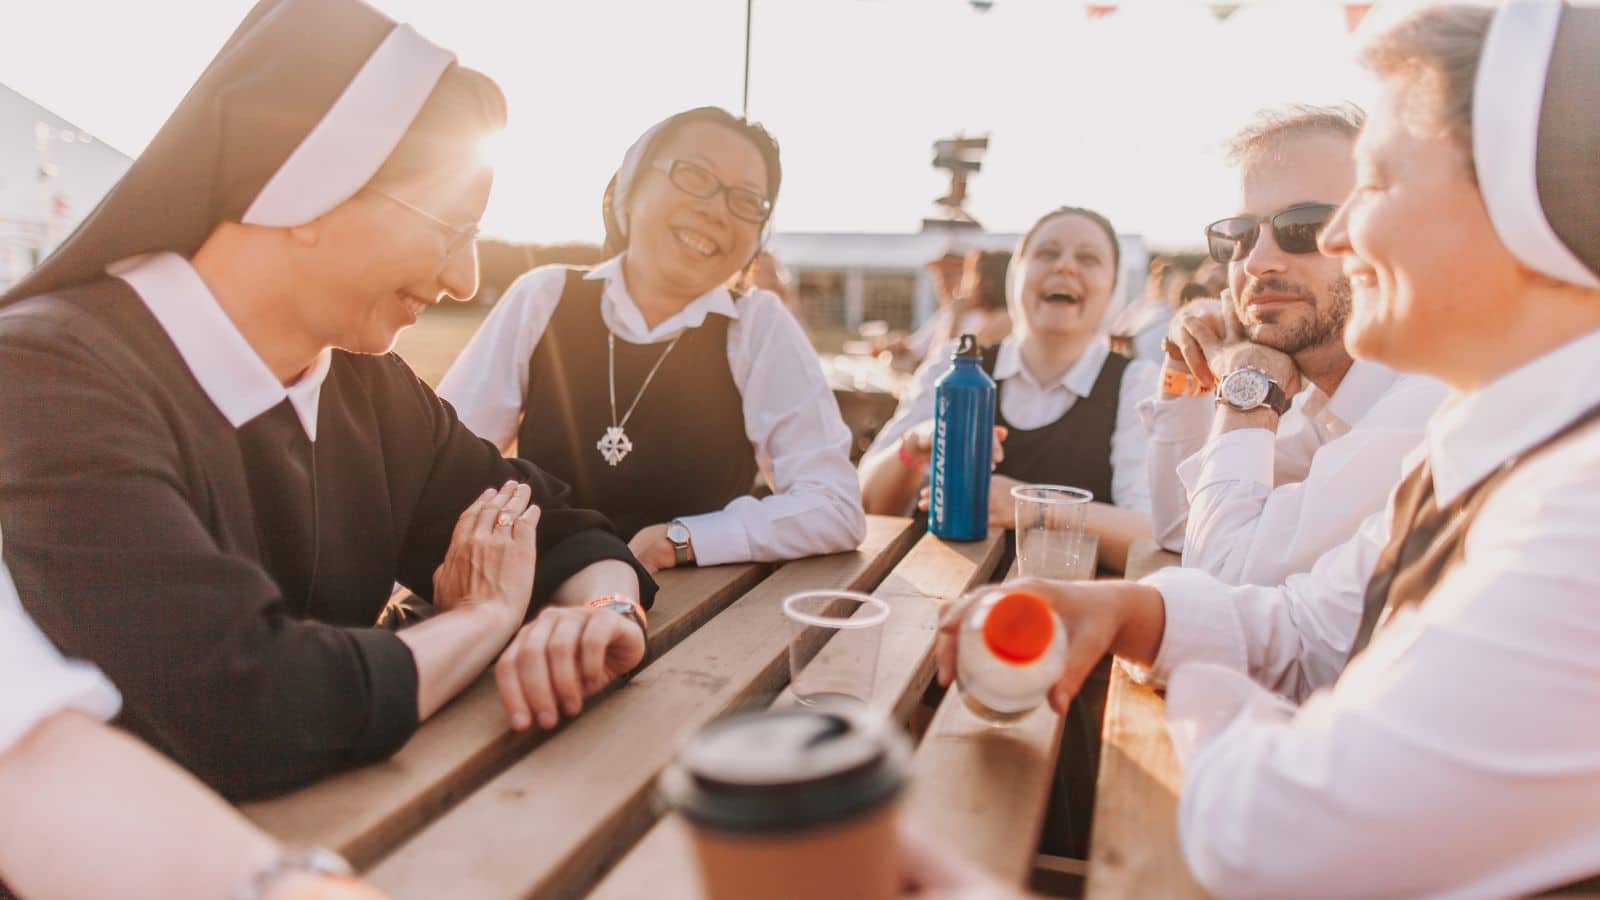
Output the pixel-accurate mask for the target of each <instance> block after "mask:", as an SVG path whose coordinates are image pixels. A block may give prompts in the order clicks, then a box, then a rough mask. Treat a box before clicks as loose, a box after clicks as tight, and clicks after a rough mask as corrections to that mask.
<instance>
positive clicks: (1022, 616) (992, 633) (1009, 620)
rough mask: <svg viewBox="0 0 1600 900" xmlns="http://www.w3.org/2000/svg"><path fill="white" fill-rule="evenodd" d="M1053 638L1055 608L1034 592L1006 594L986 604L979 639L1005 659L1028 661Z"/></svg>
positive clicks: (1038, 654) (1016, 661)
mask: <svg viewBox="0 0 1600 900" xmlns="http://www.w3.org/2000/svg"><path fill="white" fill-rule="evenodd" d="M1054 638H1055V612H1054V611H1053V610H1051V609H1050V604H1049V603H1048V602H1047V601H1046V600H1045V599H1044V598H1043V597H1040V596H1039V595H1038V594H1027V593H1021V592H1018V593H1013V594H1006V595H1005V596H1004V597H1001V598H1000V599H999V600H997V601H995V604H994V605H993V606H991V607H989V615H988V617H987V618H985V619H984V620H983V643H984V645H985V646H987V647H988V648H989V652H991V653H993V654H994V655H995V656H998V657H1000V658H1001V659H1003V660H1005V661H1007V662H1013V663H1031V662H1033V661H1034V660H1036V659H1038V658H1039V657H1041V656H1043V655H1044V652H1045V651H1046V650H1048V649H1050V642H1051V641H1052V640H1054Z"/></svg>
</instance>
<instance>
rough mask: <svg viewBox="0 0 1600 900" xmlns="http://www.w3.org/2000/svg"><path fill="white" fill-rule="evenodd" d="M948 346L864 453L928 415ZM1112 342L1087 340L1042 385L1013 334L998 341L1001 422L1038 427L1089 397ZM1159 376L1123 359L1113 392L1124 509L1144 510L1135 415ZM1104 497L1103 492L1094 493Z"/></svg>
mask: <svg viewBox="0 0 1600 900" xmlns="http://www.w3.org/2000/svg"><path fill="white" fill-rule="evenodd" d="M954 346H955V345H954V343H951V344H949V345H947V346H946V347H945V348H944V349H943V351H942V352H941V353H939V355H938V356H937V357H936V358H934V359H932V360H930V361H929V362H927V363H925V364H924V365H923V366H922V368H920V369H918V370H917V374H916V376H915V378H914V379H913V380H912V384H911V386H910V387H908V388H907V389H906V393H905V396H903V397H901V398H900V406H899V408H898V409H896V410H895V414H894V418H892V419H890V420H889V422H888V423H887V424H885V425H884V426H883V430H882V431H880V432H878V436H877V437H876V438H875V439H874V440H873V442H872V447H871V449H870V450H869V451H868V452H869V453H872V452H877V451H879V450H882V449H883V448H885V447H891V446H893V445H894V442H895V441H898V440H900V436H901V435H902V434H905V433H906V432H907V431H908V430H910V429H911V428H914V427H916V426H917V425H920V424H922V423H923V422H927V421H930V420H932V419H933V409H934V406H933V403H934V388H935V385H936V382H938V380H939V378H940V377H941V376H942V375H944V373H946V372H948V371H950V367H951V366H952V365H954V363H952V362H951V361H950V350H951V348H953V347H954ZM1110 354H1111V346H1110V344H1109V343H1107V342H1106V341H1105V340H1104V339H1097V340H1096V341H1094V342H1093V343H1091V344H1090V345H1089V347H1088V349H1086V350H1084V352H1083V355H1082V356H1080V357H1078V361H1077V362H1076V363H1073V364H1072V368H1070V369H1068V370H1067V372H1066V374H1065V375H1062V376H1061V377H1060V378H1059V379H1057V380H1055V381H1053V382H1050V383H1049V384H1041V383H1039V381H1038V380H1037V379H1035V378H1034V377H1033V373H1031V372H1029V371H1028V368H1027V367H1026V366H1024V365H1023V364H1022V353H1021V351H1020V350H1018V348H1017V338H1016V337H1015V336H1012V337H1008V338H1006V339H1005V340H1003V341H1001V342H1000V352H999V355H998V356H997V357H996V358H995V364H994V379H995V381H997V382H999V383H1000V397H999V403H1000V412H1001V413H1002V414H1003V415H1004V416H1005V418H1006V421H1008V422H1010V423H1011V424H1012V425H1015V426H1016V427H1018V428H1022V429H1027V430H1029V431H1031V430H1033V429H1035V428H1043V427H1044V426H1046V425H1049V424H1050V423H1051V422H1054V421H1056V420H1057V419H1060V418H1061V417H1062V416H1064V415H1066V414H1067V411H1068V410H1070V409H1072V406H1073V404H1075V403H1077V402H1078V400H1079V398H1081V397H1087V396H1089V392H1090V391H1092V390H1094V383H1095V380H1096V379H1098V378H1099V377H1100V370H1101V369H1102V368H1103V367H1104V366H1105V363H1106V357H1108V356H1109V355H1110ZM1159 375H1160V370H1158V369H1157V368H1156V367H1155V365H1154V364H1152V363H1150V362H1147V361H1144V360H1134V361H1133V362H1130V363H1128V368H1127V370H1126V371H1125V372H1124V373H1123V375H1122V389H1121V390H1120V391H1119V392H1118V393H1117V424H1116V427H1115V429H1114V430H1113V431H1112V433H1111V498H1110V500H1111V503H1112V504H1114V505H1116V506H1120V507H1122V508H1123V509H1133V510H1140V511H1149V509H1150V488H1149V484H1148V475H1147V472H1146V465H1145V449H1146V446H1147V441H1146V439H1145V427H1144V423H1143V422H1141V421H1140V420H1139V410H1138V406H1139V401H1140V400H1142V399H1144V398H1145V397H1148V396H1150V394H1151V393H1152V392H1153V391H1154V390H1155V389H1156V381H1157V379H1158V377H1159ZM1095 499H1096V500H1101V501H1104V500H1105V499H1106V498H1104V497H1096V498H1095Z"/></svg>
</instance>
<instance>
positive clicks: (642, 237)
mask: <svg viewBox="0 0 1600 900" xmlns="http://www.w3.org/2000/svg"><path fill="white" fill-rule="evenodd" d="M782 174H783V173H782V169H781V167H780V165H779V161H778V145H777V143H776V142H775V141H774V140H773V139H772V138H771V136H769V135H768V134H767V132H766V131H765V130H764V129H763V128H761V126H759V125H755V124H751V123H748V122H746V121H744V120H742V119H738V118H735V117H734V116H732V115H730V114H729V113H727V112H725V111H723V110H721V109H717V108H714V107H700V108H698V109H692V110H689V111H687V112H683V113H679V114H677V115H674V116H672V117H670V118H668V119H666V120H665V121H663V122H661V123H659V124H657V125H656V126H654V127H653V128H651V129H650V130H649V131H646V132H645V133H644V135H643V136H642V137H640V138H639V140H638V141H637V142H635V143H634V145H633V146H632V147H631V148H629V150H628V152H627V154H626V155H625V156H624V157H623V160H622V166H621V168H620V169H618V171H617V173H616V175H615V177H613V179H612V181H611V184H610V185H609V186H608V187H607V189H606V193H605V197H604V214H605V223H606V245H607V249H608V250H609V251H611V252H612V253H613V254H615V255H613V256H612V258H611V259H610V260H609V261H607V262H604V263H602V264H601V265H599V266H597V267H595V268H594V269H592V270H588V271H585V270H582V269H573V268H567V267H564V266H546V267H543V268H539V269H535V270H533V271H532V272H529V273H528V274H527V275H524V276H523V277H522V278H520V279H519V280H518V281H517V282H516V283H515V284H513V285H512V286H511V288H510V289H509V290H508V291H507V292H506V294H505V296H504V297H503V298H501V300H500V303H499V305H497V306H496V307H495V310H494V312H493V313H492V314H491V315H490V316H489V319H488V321H487V322H485V323H484V326H483V329H482V330H481V331H479V332H478V334H477V336H476V337H474V338H473V340H472V343H471V344H469V345H468V346H467V349H466V350H465V351H463V353H462V355H461V358H460V359H458V360H457V361H456V363H455V366H454V367H453V368H452V369H451V370H450V372H449V374H447V375H446V376H445V378H444V381H443V382H442V383H441V384H440V386H439V393H440V395H441V396H443V397H444V398H445V399H447V400H449V401H450V402H451V403H453V404H455V407H456V410H457V412H458V413H459V415H460V416H461V421H462V422H464V423H466V425H467V426H468V427H470V428H471V429H472V430H474V431H476V432H477V433H478V434H480V435H482V436H483V437H485V438H487V439H489V440H490V441H493V442H494V443H495V444H497V445H499V446H500V447H501V448H503V449H507V450H509V449H510V448H511V447H512V446H513V445H514V446H515V448H516V452H517V453H518V454H519V455H521V456H522V457H524V458H526V459H529V460H531V461H533V462H535V463H537V464H538V465H539V466H540V467H541V468H543V469H545V470H547V471H549V472H551V473H552V474H555V475H556V476H557V477H559V478H561V479H563V480H564V481H566V482H567V483H569V484H571V485H573V487H574V491H575V493H574V497H573V500H574V502H576V503H578V504H580V505H584V506H588V507H591V508H593V509H598V510H600V511H601V512H603V513H605V514H606V515H607V516H609V517H610V518H611V519H612V521H613V522H615V523H616V524H617V527H618V529H619V530H620V531H621V533H622V534H623V535H624V536H627V537H631V538H632V540H631V541H630V542H629V546H630V547H631V548H632V549H633V551H634V553H635V554H636V555H637V556H638V557H639V559H640V561H642V562H643V563H644V564H645V565H646V567H648V568H650V569H651V570H652V571H658V570H660V569H665V568H671V567H673V566H677V565H686V564H690V563H693V564H697V565H703V566H704V565H717V564H721V563H736V562H750V561H775V560H785V559H794V558H797V557H802V556H813V555H817V554H822V553H835V552H839V551H843V550H853V549H855V547H856V546H857V545H859V544H860V543H861V539H862V537H863V536H864V534H865V530H866V519H865V516H863V514H862V512H861V502H860V498H859V496H858V488H857V485H856V478H855V472H854V471H853V469H852V468H851V466H850V458H849V446H850V432H849V430H848V429H847V428H846V427H845V424H844V421H843V420H842V419H841V418H840V415H839V408H838V405H837V404H836V403H835V401H834V399H833V394H832V392H831V391H830V390H829V388H828V385H827V382H826V380H825V379H824V377H823V374H822V368H821V365H820V364H819V362H818V360H817V356H816V353H815V352H814V351H813V350H812V349H811V345H810V343H809V342H808V341H807V339H806V336H805V333H804V332H803V331H802V330H801V329H800V326H799V324H798V323H797V322H796V321H795V319H794V317H793V316H792V315H791V314H790V313H789V311H788V310H787V309H786V308H785V307H784V305H783V301H781V300H780V299H778V297H777V296H776V295H774V294H772V293H771V292H769V291H762V290H754V291H751V292H749V293H747V294H744V295H742V296H736V295H734V294H732V293H730V292H729V291H728V289H727V288H726V287H724V285H725V284H727V282H728V279H729V278H730V277H731V276H732V275H733V274H734V273H736V272H738V271H739V270H740V269H742V268H743V267H744V266H745V265H747V264H748V263H749V262H750V261H751V259H752V258H753V257H754V256H755V254H756V252H757V251H758V250H759V248H760V245H761V240H762V236H763V231H764V229H765V226H766V224H767V221H768V219H769V218H770V217H771V215H772V205H773V202H774V201H775V200H776V199H777V196H778V186H779V183H780V182H781V180H782ZM758 472H759V473H760V474H761V475H762V476H764V478H765V479H766V481H767V483H768V485H770V486H771V488H772V490H773V494H772V496H769V497H765V498H762V499H756V498H755V497H752V496H748V495H749V493H750V489H751V486H752V485H753V484H754V483H755V479H756V475H757V473H758Z"/></svg>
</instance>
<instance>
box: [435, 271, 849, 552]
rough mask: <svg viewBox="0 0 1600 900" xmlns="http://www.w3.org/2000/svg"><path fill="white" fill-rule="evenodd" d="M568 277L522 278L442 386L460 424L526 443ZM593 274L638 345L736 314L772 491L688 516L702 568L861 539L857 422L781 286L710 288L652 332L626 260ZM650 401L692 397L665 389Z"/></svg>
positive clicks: (739, 379) (738, 348) (740, 355)
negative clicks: (527, 410) (854, 443)
mask: <svg viewBox="0 0 1600 900" xmlns="http://www.w3.org/2000/svg"><path fill="white" fill-rule="evenodd" d="M566 277H567V269H566V268H565V267H562V266H543V267H541V268H538V269H534V270H533V271H531V272H528V273H527V274H525V275H523V276H522V277H521V278H518V279H517V280H516V282H515V283H513V284H512V285H511V287H510V288H509V289H507V291H506V293H505V295H504V296H503V297H501V298H500V302H499V303H498V304H496V305H495V308H494V310H493V311H492V312H491V313H490V314H489V318H488V320H487V321H485V322H484V324H483V327H482V328H481V329H479V330H478V333H477V334H476V335H475V336H473V338H472V342H471V343H469V344H468V345H467V348H466V349H465V350H463V351H462V352H461V356H460V357H458V358H457V359H456V361H455V364H454V365H453V366H451V367H450V371H449V372H448V373H447V374H446V375H445V377H444V380H443V381H442V382H440V383H439V396H441V397H443V398H445V399H446V400H448V401H450V402H451V403H452V404H454V406H455V408H456V412H457V413H458V414H459V415H460V416H461V421H462V422H463V423H464V424H465V425H466V426H467V427H468V428H470V429H472V430H473V431H475V432H477V433H478V434H479V435H480V436H482V437H484V438H487V439H488V440H490V441H492V442H493V443H494V444H495V445H496V446H498V447H500V448H501V449H502V450H504V449H506V448H508V447H510V445H511V443H512V441H514V440H515V439H516V436H517V428H518V426H519V425H520V424H521V422H522V415H523V411H522V402H523V398H524V397H525V396H526V394H527V389H528V361H529V359H530V358H532V356H533V351H534V348H535V347H537V346H538V344H539V340H540V338H542V337H543V336H544V331H545V328H546V327H547V326H548V325H549V324H550V316H551V315H552V314H553V313H554V312H555V309H556V306H557V305H559V303H560V301H561V291H562V288H563V287H565V285H566ZM586 277H587V278H589V279H601V280H604V282H605V285H604V287H603V288H602V290H601V294H600V314H601V317H602V318H603V320H604V321H605V324H606V327H607V328H609V329H611V332H612V333H613V334H615V335H616V336H617V339H618V340H620V341H626V342H628V343H630V344H656V343H661V342H663V341H667V340H671V339H672V338H673V337H675V336H677V335H678V334H680V333H682V332H683V331H684V330H686V329H689V328H697V327H699V326H700V325H702V324H703V323H704V322H705V320H706V316H708V315H711V314H713V313H716V314H719V315H724V316H727V317H728V318H730V319H732V320H733V321H732V322H731V323H730V324H729V326H728V367H729V369H730V371H731V372H732V373H733V383H734V385H735V386H736V387H737V388H738V389H739V394H740V396H741V397H742V398H743V403H744V428H745V435H746V436H747V437H749V438H750V444H751V446H752V447H753V448H754V452H755V454H756V462H757V464H758V465H759V466H760V467H761V471H762V474H763V475H764V476H765V477H766V479H767V482H768V483H769V484H770V485H771V486H772V489H773V491H774V493H773V495H772V496H770V497H764V498H762V499H760V500H757V499H756V498H754V497H739V498H737V499H735V500H734V501H733V502H731V503H729V504H728V505H727V506H726V507H724V508H722V509H720V510H718V511H716V512H711V513H705V514H703V515H696V516H684V517H682V518H681V520H680V521H682V522H683V524H684V525H686V526H688V528H689V535H690V541H691V543H692V544H693V545H694V552H695V561H696V562H697V563H698V564H699V565H702V566H715V565H721V564H723V563H736V562H750V561H757V562H771V561H778V560H786V559H798V558H800V557H804V556H816V555H820V554H824V553H839V552H842V551H845V550H854V549H855V548H856V547H858V546H859V545H860V544H861V540H862V538H864V537H865V536H866V528H867V520H866V516H865V515H864V514H863V513H862V511H861V487H860V483H859V482H858V481H857V480H856V473H855V468H854V467H853V466H851V465H850V441H851V435H850V429H849V428H847V427H846V426H845V424H844V419H843V418H842V417H841V416H840V415H839V404H838V403H837V402H836V401H835V400H834V399H833V392H832V391H831V390H830V389H829V388H828V382H827V379H826V378H825V377H824V376H823V374H822V363H821V362H820V361H819V360H818V359H817V354H816V351H815V350H813V349H812V348H811V343H810V341H809V340H807V338H806V335H805V332H804V331H803V330H802V329H801V328H800V324H799V323H798V322H796V321H795V319H794V316H793V315H792V314H791V313H790V312H789V310H788V309H787V308H785V307H784V305H783V301H782V300H780V299H778V296H777V295H776V294H773V293H771V292H770V291H762V290H756V291H751V292H750V293H748V294H746V295H745V296H744V298H743V299H741V300H740V301H739V302H738V303H734V301H733V296H732V294H730V293H729V292H728V290H727V289H726V288H724V287H716V288H712V289H711V290H710V291H707V292H706V293H705V294H703V295H701V296H700V297H697V298H695V300H694V301H693V302H691V303H690V304H689V305H688V306H685V307H684V308H683V309H682V310H681V311H679V312H677V313H676V314H674V315H672V316H670V317H668V318H667V319H666V321H664V322H662V323H661V324H659V325H657V326H656V327H655V328H651V327H649V326H648V325H647V324H646V323H645V320H644V314H643V313H641V312H640V311H639V307H638V305H637V304H636V303H634V300H633V297H632V296H630V295H629V293H628V288H627V285H626V284H625V283H624V280H623V275H622V257H620V256H618V257H616V258H614V259H611V260H610V261H608V262H606V263H603V264H601V265H600V266H597V267H596V268H595V269H594V270H593V271H592V272H590V273H588V275H587V276H586ZM622 402H623V401H622V399H621V398H619V399H618V403H619V405H620V404H621V403H622ZM644 402H645V403H650V402H657V403H660V402H680V403H682V402H693V398H688V397H679V398H673V397H671V396H670V395H668V394H660V395H657V396H655V397H653V398H652V397H646V398H645V399H644Z"/></svg>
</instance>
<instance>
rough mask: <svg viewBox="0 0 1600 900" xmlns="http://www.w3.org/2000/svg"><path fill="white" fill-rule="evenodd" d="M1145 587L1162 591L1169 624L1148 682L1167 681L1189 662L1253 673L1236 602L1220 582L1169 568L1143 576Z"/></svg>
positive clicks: (1202, 574)
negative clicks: (1221, 588) (1222, 588)
mask: <svg viewBox="0 0 1600 900" xmlns="http://www.w3.org/2000/svg"><path fill="white" fill-rule="evenodd" d="M1139 583H1140V584H1146V585H1149V586H1150V587H1153V588H1155V589H1156V590H1157V591H1159V592H1160V593H1161V601H1162V605H1163V606H1164V607H1165V609H1166V626H1165V628H1164V629H1163V631H1162V635H1161V649H1160V650H1159V651H1158V652H1157V653H1156V658H1155V662H1154V663H1152V664H1151V666H1150V673H1149V676H1148V680H1150V681H1153V682H1155V683H1158V684H1162V683H1166V682H1167V681H1168V679H1170V678H1171V677H1172V672H1173V670H1174V669H1176V668H1177V667H1178V666H1180V665H1182V664H1184V663H1191V662H1209V663H1216V664H1217V665H1220V666H1223V667H1225V668H1228V669H1232V670H1234V671H1235V672H1243V673H1248V672H1249V658H1248V657H1247V656H1246V655H1245V647H1244V639H1243V637H1242V635H1241V634H1240V633H1239V626H1238V623H1237V620H1236V618H1235V613H1236V610H1234V609H1233V608H1231V604H1232V603H1233V602H1234V601H1233V600H1232V598H1231V597H1230V596H1229V595H1228V594H1226V593H1225V592H1222V591H1219V590H1217V581H1216V579H1215V578H1213V577H1211V576H1210V575H1208V574H1207V573H1205V572H1201V571H1199V570H1196V569H1181V568H1177V567H1169V568H1166V569H1162V570H1161V571H1159V572H1153V573H1151V574H1149V575H1147V576H1145V577H1144V578H1143V579H1142V580H1141V581H1140V582H1139Z"/></svg>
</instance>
